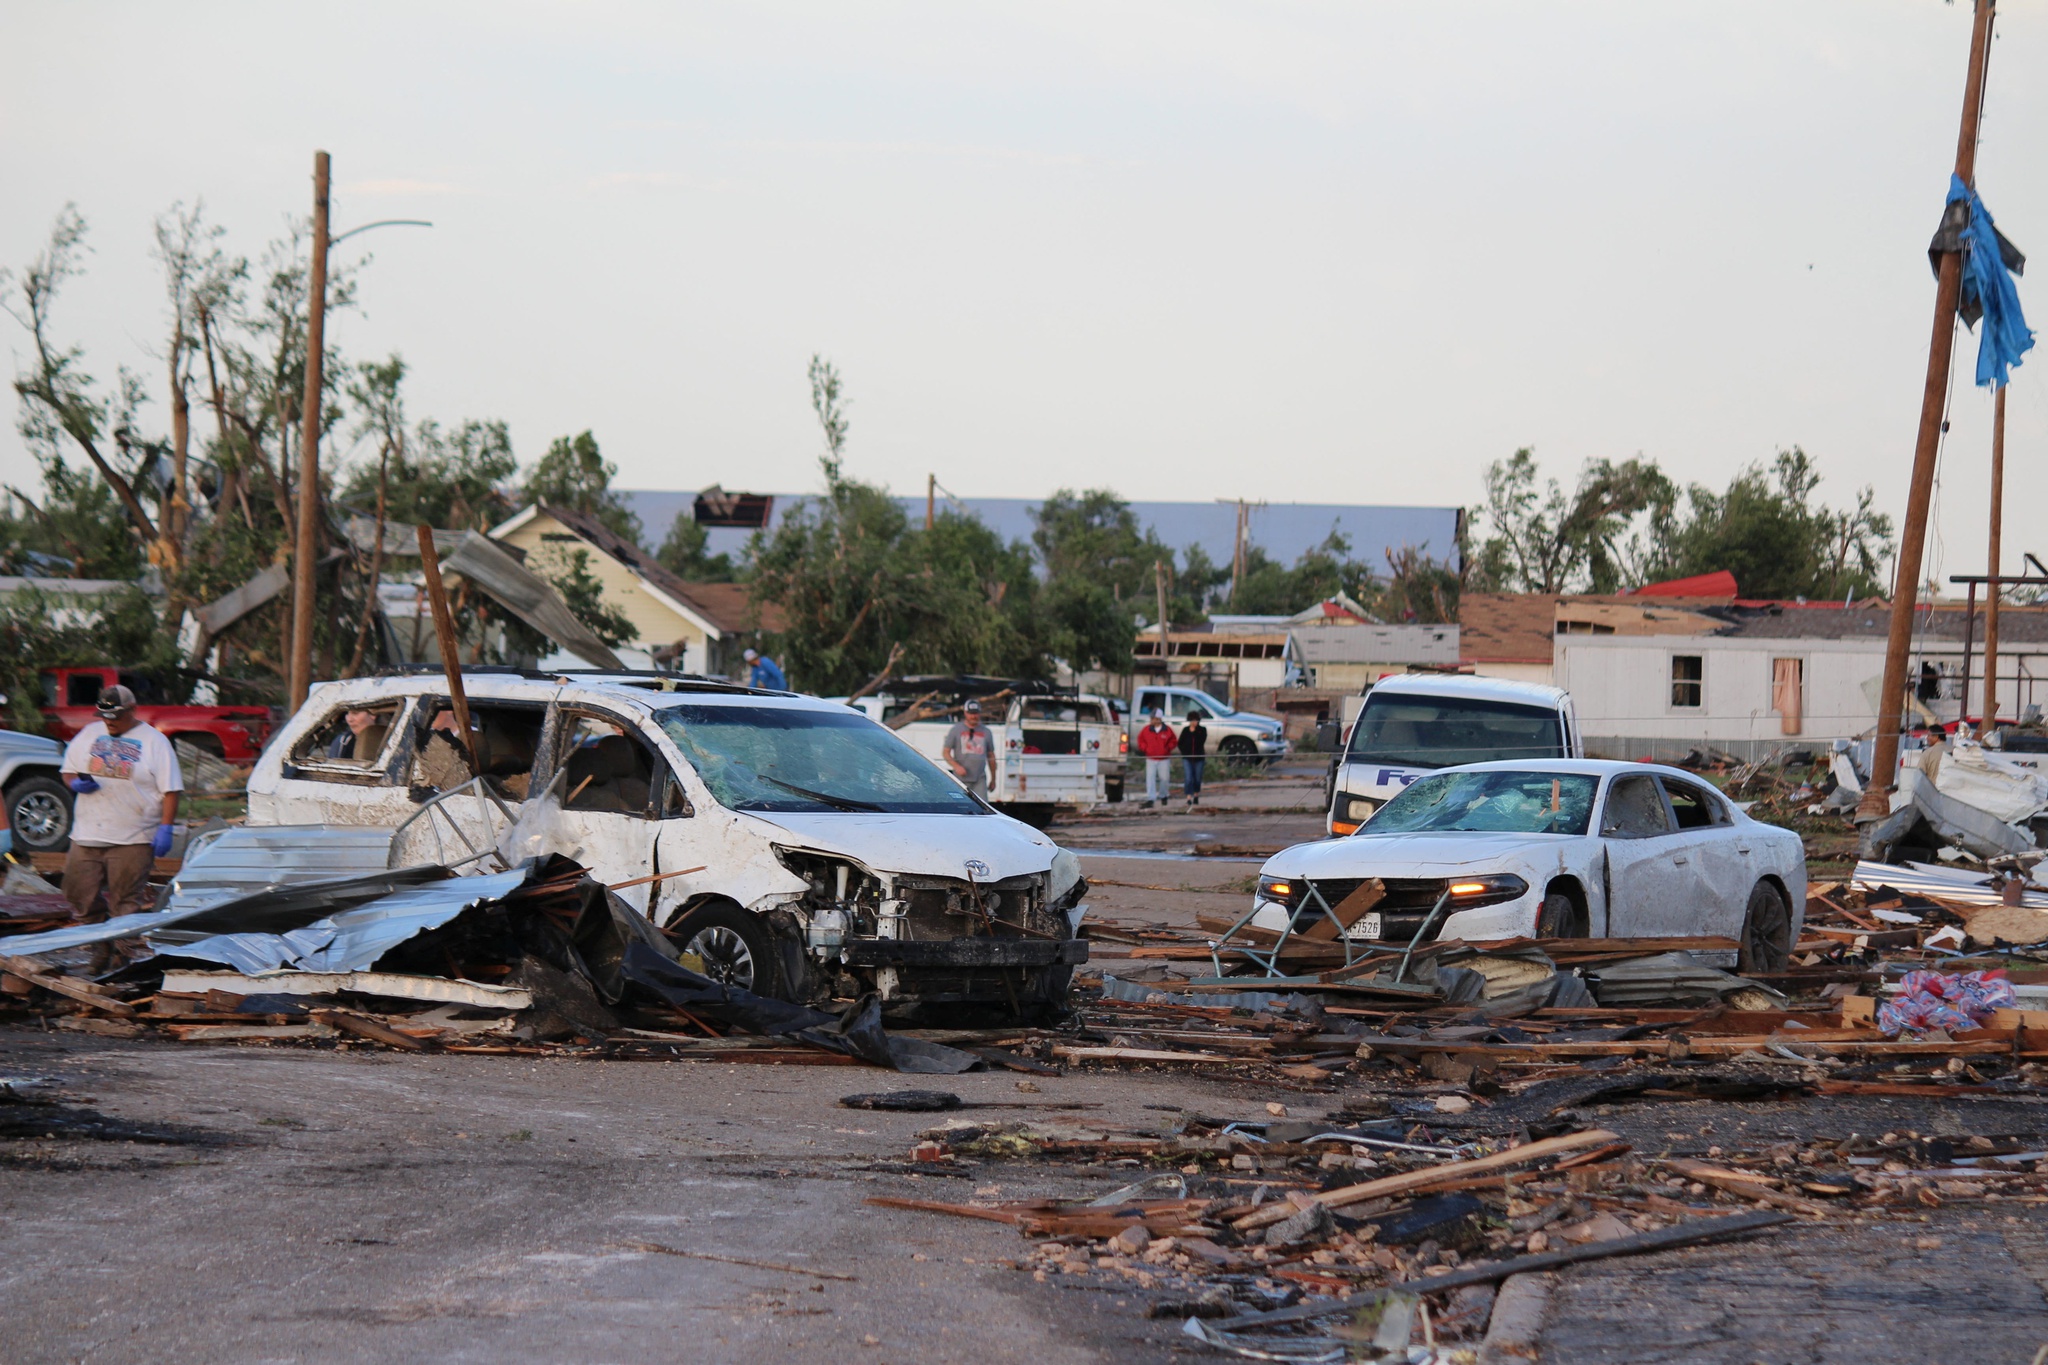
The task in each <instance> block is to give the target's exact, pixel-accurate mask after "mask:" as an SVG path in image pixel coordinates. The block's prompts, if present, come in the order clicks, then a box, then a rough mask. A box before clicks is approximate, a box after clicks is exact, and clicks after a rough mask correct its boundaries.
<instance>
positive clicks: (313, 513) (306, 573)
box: [290, 152, 466, 737]
mask: <svg viewBox="0 0 2048 1365" xmlns="http://www.w3.org/2000/svg"><path fill="white" fill-rule="evenodd" d="M327 178H328V169H327V153H325V152H315V153H313V264H312V269H311V271H310V272H309V273H308V275H307V277H306V400H305V405H304V407H303V408H302V409H301V410H300V416H299V536H298V544H297V546H296V548H295V549H294V550H293V551H292V659H291V674H290V694H291V706H292V710H294V711H297V710H298V709H299V708H300V707H301V706H303V705H305V703H306V693H307V691H308V690H310V689H311V687H312V686H313V589H314V583H313V570H314V567H315V560H316V559H318V557H319V523H320V397H321V375H320V362H321V359H322V357H323V356H324V355H325V348H326V344H327V343H326V332H327ZM465 737H466V736H465Z"/></svg>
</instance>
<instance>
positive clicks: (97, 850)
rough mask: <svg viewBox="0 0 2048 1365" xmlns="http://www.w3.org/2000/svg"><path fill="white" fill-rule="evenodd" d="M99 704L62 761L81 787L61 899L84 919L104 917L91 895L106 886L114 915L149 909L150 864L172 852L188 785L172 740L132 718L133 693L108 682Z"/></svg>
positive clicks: (110, 913)
mask: <svg viewBox="0 0 2048 1365" xmlns="http://www.w3.org/2000/svg"><path fill="white" fill-rule="evenodd" d="M94 710H96V711H97V712H98V713H99V719H98V720H96V721H93V722H92V723H91V724H90V725H87V726H86V727H85V728H84V729H82V730H80V731H79V732H78V733H77V734H76V735H73V736H72V737H71V743H69V744H68V745H66V746H65V748H64V767H63V776H64V780H65V782H66V783H67V784H68V785H69V786H70V788H71V790H72V791H73V792H75V793H77V797H76V799H75V800H74V801H73V802H72V811H71V852H70V854H69V855H68V856H67V857H66V858H65V860H64V898H65V899H66V900H68V901H70V902H71V913H72V916H73V917H74V918H76V919H79V920H87V921H90V920H96V919H98V918H99V916H98V915H97V914H95V913H94V911H93V901H94V900H95V899H96V898H97V897H98V896H99V893H100V888H101V887H105V888H106V892H107V914H108V916H109V917H115V916H120V915H133V914H136V913H138V912H140V911H141V910H142V909H144V908H145V907H144V900H143V897H144V894H145V893H146V892H147V891H148V889H149V871H150V866H151V864H152V862H153V860H154V859H157V858H161V857H163V856H164V855H166V854H168V853H169V852H170V851H171V827H172V826H173V825H174V824H176V823H177V819H178V793H179V792H181V791H183V790H185V775H184V773H182V772H181V771H179V768H178V755H177V754H176V753H175V752H174V751H173V750H172V748H171V742H170V741H169V740H168V739H166V738H164V736H163V732H162V731H160V730H158V729H156V728H155V727H153V726H149V725H145V724H143V723H142V722H141V721H139V720H137V719H136V718H135V694H134V693H133V692H131V691H129V690H128V689H127V688H125V687H120V686H114V687H108V688H103V689H102V690H101V691H100V698H99V702H98V703H97V705H96V706H95V707H94ZM101 965H103V964H101Z"/></svg>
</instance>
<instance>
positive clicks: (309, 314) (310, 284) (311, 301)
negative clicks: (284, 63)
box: [290, 152, 328, 711]
mask: <svg viewBox="0 0 2048 1365" xmlns="http://www.w3.org/2000/svg"><path fill="white" fill-rule="evenodd" d="M327 175H328V171H327V153H325V152H315V153H313V258H312V268H311V270H310V271H309V272H308V274H307V277H306V394H305V399H304V402H303V405H302V406H301V408H300V410H299V534H298V544H297V547H296V548H295V549H294V550H293V551H292V658H291V674H290V683H291V701H292V710H294V711H296V710H298V709H299V708H300V707H301V706H304V705H305V704H306V693H307V691H308V690H310V689H311V688H312V686H313V615H314V604H313V590H314V582H313V571H314V569H315V568H316V567H317V566H316V564H315V563H314V561H315V560H317V559H318V558H319V555H320V550H319V545H320V400H321V397H322V394H323V388H322V386H323V380H322V376H321V373H320V363H321V361H322V360H323V359H324V358H325V348H326V345H327Z"/></svg>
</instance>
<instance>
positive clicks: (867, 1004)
mask: <svg viewBox="0 0 2048 1365" xmlns="http://www.w3.org/2000/svg"><path fill="white" fill-rule="evenodd" d="M102 942H114V943H117V944H120V943H127V944H130V945H136V946H135V947H134V956H135V960H134V961H132V962H131V963H129V964H128V965H127V966H126V967H124V968H122V969H121V970H119V971H117V972H114V973H112V974H110V975H109V976H107V977H106V978H103V979H101V980H97V981H90V980H84V979H81V978H78V977H74V976H70V975H67V974H65V973H64V971H63V970H62V969H61V968H58V967H54V966H52V965H51V964H49V963H47V962H45V961H42V960H41V959H42V958H43V957H47V956H52V955H61V954H63V953H65V952H66V951H68V950H72V949H76V948H80V947H84V946H86V945H90V944H94V943H102ZM703 965H704V964H703V963H702V962H700V961H697V960H696V959H695V958H693V957H690V956H689V955H687V954H684V953H681V952H679V951H678V950H677V949H676V947H675V946H674V945H673V944H672V943H670V941H669V940H668V938H667V936H666V935H664V934H663V933H662V932H661V931H660V930H658V929H656V928H655V927H654V926H653V925H651V924H650V923H649V922H648V921H647V919H646V917H645V916H644V915H641V914H640V913H638V912H637V911H635V910H634V909H632V908H631V907H630V906H628V905H626V904H625V903H624V902H623V901H621V900H620V899H619V898H618V896H617V895H616V894H614V893H613V892H611V891H610V890H608V889H607V888H606V887H604V886H602V885H601V884H599V883H597V882H596V881H594V880H592V879H591V878H590V877H589V875H588V873H587V872H586V870H585V869H584V868H583V867H582V866H581V865H579V864H577V863H575V862H573V861H571V860H570V859H568V858H564V857H561V856H559V855H551V856H548V857H545V858H535V859H531V860H529V861H528V862H526V863H525V864H523V865H522V866H521V867H519V868H516V869H514V870H512V871H509V872H503V873H497V874H495V875H490V876H472V877H457V876H452V875H450V874H449V872H448V871H447V870H446V869H444V868H438V867H426V868H408V869H404V870H399V871H392V872H385V873H379V874H376V875H372V876H367V877H354V878H347V879H342V880H337V881H323V882H310V883H302V884H298V885H292V886H287V887H283V888H277V889H269V890H263V891H259V892H257V893H255V894H252V895H244V896H238V897H232V898H230V899H226V900H207V899H203V898H202V899H201V900H200V901H199V902H198V903H195V904H192V905H188V906H185V907H184V908H181V909H176V910H170V911H165V912H159V913H153V914H145V915H132V916H126V917H123V918H122V919H118V920H111V921H106V922H104V923H99V924H85V925H70V926H67V927H63V928H56V929H47V930H44V931H43V932H40V933H34V934H19V935H13V936H9V937H5V938H0V1011H5V1010H7V1009H8V1008H9V1007H10V1006H12V1007H13V1008H16V1009H20V1010H24V1011H31V1012H34V1013H38V1014H41V1015H43V1016H45V1017H54V1019H55V1022H56V1023H57V1025H58V1026H59V1027H63V1028H71V1029H75V1030H79V1031H82V1032H88V1033H99V1034H108V1035H112V1036H117V1037H140V1036H142V1035H143V1034H144V1033H145V1032H148V1031H154V1032H156V1033H157V1034H159V1035H160V1036H164V1037H168V1038H172V1039H176V1040H179V1041H183V1042H263V1043H282V1042H293V1041H299V1042H318V1043H334V1042H336V1041H338V1040H343V1039H346V1040H349V1041H355V1042H367V1043H372V1044H377V1045H380V1046H384V1047H390V1048H397V1049H401V1050H405V1051H410V1052H423V1051H429V1050H436V1051H448V1052H458V1053H501V1054H502V1053H513V1052H523V1053H532V1052H543V1051H553V1052H569V1053H598V1054H601V1055H628V1056H629V1055H636V1054H640V1055H648V1054H653V1055H661V1056H665V1057H676V1056H689V1057H692V1058H694V1059H698V1060H719V1061H738V1060H746V1061H760V1060H774V1061H784V1060H791V1061H794V1060H814V1059H817V1058H818V1057H821V1056H822V1057H827V1058H830V1059H832V1060H845V1061H848V1062H857V1061H865V1062H869V1063H872V1064H874V1065H878V1066H886V1067H890V1068H892V1069H895V1070H901V1071H930V1072H948V1071H961V1070H964V1069H966V1068H967V1067H969V1066H974V1065H979V1064H980V1063H981V1059H980V1058H978V1057H976V1056H974V1055H973V1054H970V1053H966V1052H962V1051H960V1050H958V1049H955V1048H951V1047H947V1046H945V1045H943V1044H941V1043H938V1042H934V1041H931V1040H929V1039H917V1038H909V1037H902V1036H897V1035H892V1034H890V1033H888V1032H887V1031H885V1030H884V1029H883V1028H882V1026H881V1018H880V1008H879V1006H878V1005H877V1004H876V1002H875V1001H874V1000H872V999H868V1000H863V1001H861V1002H858V1003H856V1005H855V1006H854V1007H853V1008H852V1009H850V1010H849V1011H848V1012H847V1013H846V1015H845V1016H843V1017H839V1016H834V1015H831V1014H827V1013H825V1012H823V1011H819V1010H812V1009H807V1008H804V1007H802V1006H797V1005H790V1004H786V1003H784V1002H782V1001H778V1000H772V999H769V998H767V997H764V996H759V995H755V994H753V993H752V992H748V991H744V990H741V989H738V988H737V987H731V986H726V985H721V984H719V983H718V982H715V981H712V980H711V979H709V978H708V977H706V976H704V975H703V974H702V972H701V969H702V967H703ZM650 1026H651V1027H650ZM679 1028H680V1029H687V1030H689V1032H676V1031H675V1030H677V1029H679Z"/></svg>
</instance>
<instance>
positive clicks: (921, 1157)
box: [910, 1140, 953, 1162]
mask: <svg viewBox="0 0 2048 1365" xmlns="http://www.w3.org/2000/svg"><path fill="white" fill-rule="evenodd" d="M952 1155H953V1149H952V1148H951V1147H948V1146H947V1145H946V1144H945V1143H943V1142H932V1141H929V1140H927V1141H924V1142H920V1143H918V1144H917V1145H916V1146H915V1147H912V1148H911V1149H910V1159H911V1160H912V1161H923V1162H934V1161H944V1160H945V1159H946V1158H948V1157H950V1156H952Z"/></svg>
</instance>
